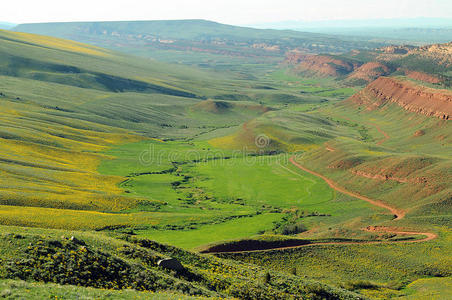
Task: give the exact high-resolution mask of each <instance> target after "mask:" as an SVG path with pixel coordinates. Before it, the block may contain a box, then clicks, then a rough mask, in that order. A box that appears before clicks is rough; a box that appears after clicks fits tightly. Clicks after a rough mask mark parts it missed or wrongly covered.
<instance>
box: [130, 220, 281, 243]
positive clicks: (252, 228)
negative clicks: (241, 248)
mask: <svg viewBox="0 0 452 300" xmlns="http://www.w3.org/2000/svg"><path fill="white" fill-rule="evenodd" d="M282 215H283V214H279V213H273V214H262V215H257V216H252V217H244V218H239V219H235V220H231V221H225V222H222V223H220V224H213V225H204V226H202V227H200V228H199V229H193V230H173V231H163V230H145V231H140V230H137V231H136V233H137V234H138V235H139V236H143V237H146V238H148V239H151V240H155V241H158V242H161V243H165V244H170V245H174V246H176V247H180V248H183V249H195V248H197V247H200V246H203V245H207V244H210V243H215V242H219V241H227V240H234V239H240V238H246V237H250V236H254V235H256V234H258V233H260V232H262V231H265V230H271V229H272V228H273V226H274V224H273V223H274V222H277V221H279V220H281V217H282Z"/></svg>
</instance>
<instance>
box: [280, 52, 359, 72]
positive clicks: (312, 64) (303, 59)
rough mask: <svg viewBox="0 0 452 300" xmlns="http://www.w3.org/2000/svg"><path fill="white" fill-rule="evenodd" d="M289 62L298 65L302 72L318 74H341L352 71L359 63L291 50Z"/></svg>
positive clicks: (288, 55)
mask: <svg viewBox="0 0 452 300" xmlns="http://www.w3.org/2000/svg"><path fill="white" fill-rule="evenodd" d="M286 61H287V63H289V64H291V65H294V66H296V69H297V70H298V71H300V72H308V73H310V74H315V75H318V76H334V77H337V76H341V75H346V74H349V73H351V72H353V70H354V69H355V68H357V67H358V66H359V65H358V64H354V63H350V62H347V61H344V60H341V59H338V58H334V57H331V56H326V55H311V54H302V53H299V52H290V53H288V54H287V59H286Z"/></svg>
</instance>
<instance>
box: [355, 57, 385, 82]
mask: <svg viewBox="0 0 452 300" xmlns="http://www.w3.org/2000/svg"><path fill="white" fill-rule="evenodd" d="M389 73H391V70H390V69H389V68H388V67H387V66H386V65H384V64H382V63H379V62H369V63H366V64H364V65H362V66H360V67H359V68H357V69H356V70H355V71H354V72H353V73H352V74H350V75H349V76H348V79H361V80H365V81H367V82H371V81H373V80H375V79H377V78H378V77H380V76H385V75H388V74H389Z"/></svg>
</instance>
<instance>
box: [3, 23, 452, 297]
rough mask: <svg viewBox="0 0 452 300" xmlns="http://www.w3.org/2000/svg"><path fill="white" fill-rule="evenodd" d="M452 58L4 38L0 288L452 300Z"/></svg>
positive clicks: (175, 35)
mask: <svg viewBox="0 0 452 300" xmlns="http://www.w3.org/2000/svg"><path fill="white" fill-rule="evenodd" d="M182 29H185V30H182ZM19 31H25V32H30V33H24V32H19ZM35 33H40V34H46V35H38V34H35ZM61 37H63V38H70V39H72V40H66V39H61ZM82 42H83V43H82ZM84 43H89V44H84ZM451 49H452V46H451V44H441V45H431V46H424V47H414V46H388V45H387V44H386V43H377V42H369V41H367V42H365V41H361V40H359V39H357V38H356V39H355V38H351V37H338V36H328V35H318V34H308V33H300V32H294V31H277V30H258V29H251V28H245V27H236V26H228V25H222V24H219V23H215V22H208V21H198V20H185V21H150V22H145V21H143V22H98V23H96V22H92V23H91V22H86V23H85V22H80V23H77V22H74V23H56V24H24V25H19V26H18V27H15V28H14V31H7V30H0V107H1V110H0V228H1V231H0V297H5V298H11V299H14V298H26V299H28V298H30V299H32V298H62V299H72V298H77V297H88V298H96V299H97V298H112V299H131V298H134V299H135V298H136V299H192V298H193V299H195V298H201V299H206V298H219V299H223V298H231V299H233V298H234V299H388V298H396V297H401V298H402V299H405V298H406V299H447V298H449V297H451V296H452V293H451V291H452V288H450V284H451V277H452V257H451V255H450V253H452V243H451V239H452V230H451V220H452V202H451V200H452V156H451V153H452V152H451V151H452V127H451V126H452V125H451V123H450V122H451V121H450V120H451V118H452V101H451V99H452V92H451V91H450V84H449V83H450V82H449V81H450V78H449V77H450V74H449V73H450V71H449V69H450V62H452V59H451V56H450V53H452V52H451ZM319 53H320V54H319ZM134 55H136V56H134ZM150 58H152V59H150Z"/></svg>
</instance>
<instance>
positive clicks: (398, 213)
mask: <svg viewBox="0 0 452 300" xmlns="http://www.w3.org/2000/svg"><path fill="white" fill-rule="evenodd" d="M289 161H290V162H291V163H292V164H293V165H294V166H295V167H297V168H299V169H301V170H303V171H305V172H308V173H310V174H312V175H314V176H316V177H319V178H321V179H323V180H324V181H325V182H326V183H327V184H328V185H329V186H330V187H331V188H332V189H334V190H336V191H338V192H341V193H342V194H345V195H349V196H351V197H353V198H357V199H360V200H364V201H367V202H369V203H370V204H372V205H375V206H378V207H381V208H384V209H387V210H389V211H390V212H391V213H392V214H393V215H394V217H395V218H394V219H395V220H400V219H403V217H405V212H404V211H403V210H400V209H396V208H394V207H392V206H389V205H387V204H385V203H383V202H380V201H377V200H373V199H370V198H368V197H366V196H362V195H360V194H357V193H354V192H350V191H347V190H346V189H345V188H343V187H340V186H339V185H337V184H336V183H335V182H334V181H332V180H331V179H329V178H327V177H325V176H323V175H322V174H320V173H317V172H315V171H312V170H309V169H308V168H306V167H304V166H302V165H301V164H299V163H297V162H296V161H295V159H294V157H293V156H292V157H291V158H290V159H289Z"/></svg>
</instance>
